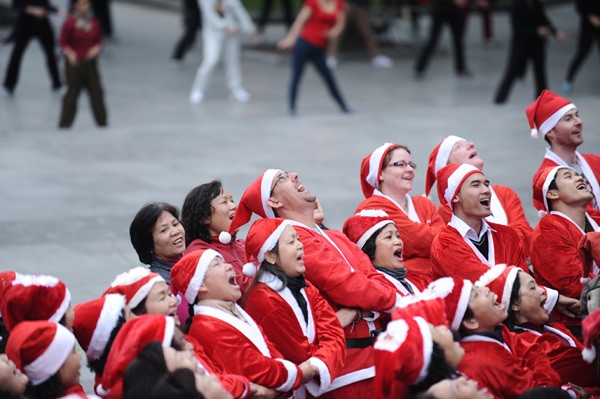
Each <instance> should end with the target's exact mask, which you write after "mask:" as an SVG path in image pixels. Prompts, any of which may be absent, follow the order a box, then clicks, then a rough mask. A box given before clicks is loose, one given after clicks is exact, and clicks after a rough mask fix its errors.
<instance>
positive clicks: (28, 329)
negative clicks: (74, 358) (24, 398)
mask: <svg viewBox="0 0 600 399" xmlns="http://www.w3.org/2000/svg"><path fill="white" fill-rule="evenodd" d="M74 347H75V337H74V336H73V334H72V333H71V332H70V331H69V330H67V329H66V328H65V327H63V326H61V325H60V324H57V323H54V322H50V321H46V320H44V321H24V322H21V323H19V324H18V325H17V326H16V327H15V328H14V329H13V330H12V331H11V332H10V336H9V337H8V342H7V343H6V355H7V356H8V358H9V359H10V360H12V361H13V362H14V363H15V365H16V366H17V368H18V369H19V370H21V371H22V372H24V373H25V374H26V375H27V377H29V381H30V383H31V385H34V386H36V385H40V384H41V383H43V382H45V381H47V380H48V379H49V378H50V377H52V376H53V375H54V374H56V373H57V372H58V370H60V368H61V367H62V365H63V364H64V363H65V361H66V360H67V357H68V356H69V354H71V352H73V348H74Z"/></svg>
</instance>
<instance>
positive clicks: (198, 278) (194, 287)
mask: <svg viewBox="0 0 600 399" xmlns="http://www.w3.org/2000/svg"><path fill="white" fill-rule="evenodd" d="M217 256H218V257H219V258H222V256H221V254H220V253H218V252H217V251H215V250H214V249H207V250H205V251H204V252H203V253H202V256H200V259H198V264H197V265H196V270H194V275H193V276H192V279H191V280H190V282H189V283H188V287H187V289H186V290H185V299H187V301H188V303H194V302H195V301H196V297H197V296H198V291H199V290H200V286H201V285H202V283H203V282H204V276H206V271H207V270H208V265H210V262H212V261H213V259H214V258H216V257H217Z"/></svg>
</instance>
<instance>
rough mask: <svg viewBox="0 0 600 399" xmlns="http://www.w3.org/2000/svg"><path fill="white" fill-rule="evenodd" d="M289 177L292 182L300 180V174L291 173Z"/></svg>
mask: <svg viewBox="0 0 600 399" xmlns="http://www.w3.org/2000/svg"><path fill="white" fill-rule="evenodd" d="M289 176H290V180H292V181H296V180H298V172H290V173H289Z"/></svg>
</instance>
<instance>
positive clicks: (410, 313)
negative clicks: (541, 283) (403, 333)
mask: <svg viewBox="0 0 600 399" xmlns="http://www.w3.org/2000/svg"><path fill="white" fill-rule="evenodd" d="M414 317H422V318H423V319H425V320H426V321H427V322H428V323H431V324H433V325H434V326H448V319H447V317H446V302H445V301H444V299H443V298H440V297H439V296H437V295H436V294H434V293H433V292H431V291H428V290H424V291H423V292H421V293H419V294H415V295H407V296H404V297H402V298H400V299H399V301H398V303H397V306H396V309H395V310H394V312H393V313H392V319H393V320H397V319H409V318H414Z"/></svg>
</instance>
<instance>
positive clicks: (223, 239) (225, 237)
mask: <svg viewBox="0 0 600 399" xmlns="http://www.w3.org/2000/svg"><path fill="white" fill-rule="evenodd" d="M219 242H220V243H221V244H229V243H230V242H231V234H229V233H228V232H226V231H222V232H220V233H219Z"/></svg>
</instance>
